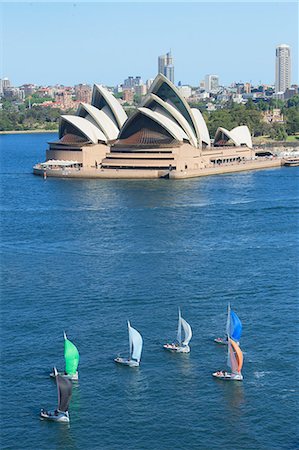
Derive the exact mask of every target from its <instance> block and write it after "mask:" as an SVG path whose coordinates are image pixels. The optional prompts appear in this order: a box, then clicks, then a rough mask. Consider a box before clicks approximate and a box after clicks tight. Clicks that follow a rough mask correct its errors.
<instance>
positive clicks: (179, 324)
mask: <svg viewBox="0 0 299 450" xmlns="http://www.w3.org/2000/svg"><path fill="white" fill-rule="evenodd" d="M177 341H178V343H179V345H182V316H181V309H180V308H179V322H178V334H177Z"/></svg>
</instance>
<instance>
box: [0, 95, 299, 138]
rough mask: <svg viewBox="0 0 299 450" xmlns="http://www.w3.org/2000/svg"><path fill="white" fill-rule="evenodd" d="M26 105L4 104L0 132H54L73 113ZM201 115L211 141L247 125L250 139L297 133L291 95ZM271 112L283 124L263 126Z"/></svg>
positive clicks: (296, 106) (298, 116) (298, 120)
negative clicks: (277, 114) (281, 118)
mask: <svg viewBox="0 0 299 450" xmlns="http://www.w3.org/2000/svg"><path fill="white" fill-rule="evenodd" d="M26 106H27V105H26V104H19V105H18V106H16V105H15V104H14V103H12V102H9V101H4V102H3V103H2V110H0V131H13V130H15V131H22V130H36V129H46V130H55V129H57V128H58V123H59V117H60V115H61V114H67V113H72V114H74V113H75V112H74V111H61V110H60V109H58V108H51V107H42V106H39V105H36V106H34V107H32V108H31V109H29V108H28V107H26ZM191 106H192V107H195V108H198V109H200V110H201V112H202V113H203V115H204V118H205V120H206V123H207V126H208V129H209V132H210V135H211V137H212V138H213V137H214V136H215V132H216V130H217V128H218V127H219V126H221V127H224V128H227V129H228V130H231V129H232V128H234V127H236V126H238V125H247V126H248V127H249V129H250V132H251V134H252V135H253V136H269V137H270V138H272V139H276V140H285V139H286V138H287V136H288V135H294V134H296V133H299V95H295V96H294V97H292V98H291V99H289V100H287V101H285V102H284V101H282V100H270V102H266V101H264V100H261V101H259V102H257V103H254V102H253V101H252V100H249V101H248V102H247V103H246V105H239V104H236V103H233V102H230V103H227V104H226V106H225V108H223V109H218V110H216V111H211V112H208V111H206V105H205V104H204V103H196V104H192V105H191ZM274 108H280V109H281V112H282V114H283V116H284V123H270V124H269V123H265V122H264V121H263V117H262V113H263V112H264V111H267V110H272V109H274Z"/></svg>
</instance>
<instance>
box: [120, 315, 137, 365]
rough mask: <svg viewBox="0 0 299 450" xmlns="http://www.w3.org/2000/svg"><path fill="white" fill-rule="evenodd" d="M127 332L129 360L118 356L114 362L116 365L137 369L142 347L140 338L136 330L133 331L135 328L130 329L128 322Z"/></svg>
mask: <svg viewBox="0 0 299 450" xmlns="http://www.w3.org/2000/svg"><path fill="white" fill-rule="evenodd" d="M128 332H129V345H130V354H129V358H121V357H120V356H117V357H116V358H115V359H114V361H115V362H116V363H118V364H123V365H125V366H129V367H138V366H139V365H140V359H141V352H142V345H143V341H142V336H141V334H140V333H139V332H138V331H137V330H135V328H133V327H131V324H130V322H129V321H128Z"/></svg>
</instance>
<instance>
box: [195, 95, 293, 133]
mask: <svg viewBox="0 0 299 450" xmlns="http://www.w3.org/2000/svg"><path fill="white" fill-rule="evenodd" d="M191 106H192V107H197V108H198V109H200V110H201V112H202V113H203V116H204V118H205V120H206V123H207V126H208V129H209V132H210V136H211V137H212V138H213V137H214V136H215V133H216V130H217V128H218V127H224V128H226V129H228V130H231V129H232V128H234V127H237V126H239V125H247V126H248V128H249V129H250V132H251V134H252V135H253V136H255V137H256V136H269V137H270V138H272V139H276V140H285V139H286V138H287V136H288V135H294V134H296V133H298V132H299V95H296V96H294V97H293V98H291V99H290V100H288V101H286V102H283V101H281V100H278V101H276V100H275V101H270V102H265V101H259V102H258V103H254V102H253V101H252V100H249V101H248V102H247V103H246V105H239V104H236V103H233V102H232V103H230V104H229V105H227V107H226V108H225V109H219V110H216V111H211V112H210V113H209V112H207V111H205V109H203V108H202V105H191ZM274 108H279V109H281V112H282V114H283V118H284V123H266V122H264V121H263V116H262V113H263V112H264V111H267V110H273V109H274Z"/></svg>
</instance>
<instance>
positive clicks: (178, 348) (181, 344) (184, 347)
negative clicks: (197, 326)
mask: <svg viewBox="0 0 299 450" xmlns="http://www.w3.org/2000/svg"><path fill="white" fill-rule="evenodd" d="M182 328H183V330H184V339H183V340H182ZM191 338H192V329H191V327H190V325H189V323H188V322H186V320H185V319H183V318H182V316H181V310H180V308H179V323H178V333H177V339H176V341H175V342H173V343H172V344H164V345H163V348H165V350H170V351H172V352H176V353H190V347H189V342H190V340H191Z"/></svg>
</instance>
